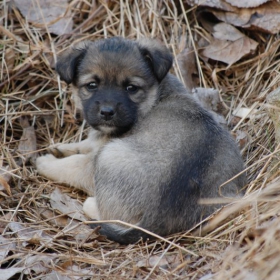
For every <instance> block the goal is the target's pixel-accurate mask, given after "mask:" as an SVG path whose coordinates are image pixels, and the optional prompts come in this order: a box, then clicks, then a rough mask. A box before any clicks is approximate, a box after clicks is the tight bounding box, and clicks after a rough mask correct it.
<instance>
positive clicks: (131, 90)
mask: <svg viewBox="0 0 280 280" xmlns="http://www.w3.org/2000/svg"><path fill="white" fill-rule="evenodd" d="M138 90H139V87H138V86H135V85H128V86H127V87H126V91H128V92H129V93H136V92H137V91H138Z"/></svg>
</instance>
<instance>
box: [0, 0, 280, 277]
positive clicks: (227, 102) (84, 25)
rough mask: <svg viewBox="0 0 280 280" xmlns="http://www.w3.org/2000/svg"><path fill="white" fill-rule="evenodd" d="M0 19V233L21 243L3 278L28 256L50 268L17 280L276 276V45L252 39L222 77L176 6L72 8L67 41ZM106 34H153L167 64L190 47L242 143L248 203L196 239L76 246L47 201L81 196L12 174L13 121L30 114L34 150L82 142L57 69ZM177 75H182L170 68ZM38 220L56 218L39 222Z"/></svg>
mask: <svg viewBox="0 0 280 280" xmlns="http://www.w3.org/2000/svg"><path fill="white" fill-rule="evenodd" d="M0 11H1V12H0V13H1V17H0V22H1V25H0V32H1V39H0V52H1V53H0V55H1V60H0V77H1V81H0V89H1V101H0V110H1V111H0V126H1V130H0V131H1V132H0V134H1V157H2V159H1V162H0V164H1V165H2V167H1V169H3V167H5V166H7V165H9V166H10V169H9V171H8V172H7V174H6V175H10V176H11V179H10V181H9V185H10V186H11V193H12V195H11V196H10V195H8V194H7V192H5V191H4V190H2V191H0V211H1V215H0V230H1V233H2V237H1V238H5V242H6V243H5V244H6V245H7V244H11V245H12V244H14V242H16V247H13V248H12V249H10V253H9V254H7V255H5V257H4V258H0V265H1V266H2V267H1V268H2V269H3V268H12V267H14V268H17V267H25V268H28V267H29V266H31V264H30V257H32V256H35V257H36V258H37V259H40V258H41V259H42V260H45V259H44V258H43V257H46V258H48V260H49V262H47V265H46V261H41V265H43V266H44V269H43V270H40V269H38V267H37V269H35V268H34V267H33V270H25V278H21V279H52V278H51V275H54V274H53V273H54V272H56V273H57V275H67V276H68V277H69V278H65V279H90V277H89V275H92V276H93V278H92V279H132V278H134V277H135V278H139V279H279V275H280V267H279V265H278V264H279V262H280V226H279V225H280V218H279V213H280V199H279V192H280V181H278V178H279V175H280V174H279V153H278V151H279V146H278V145H277V143H275V139H274V127H273V124H272V121H271V120H270V117H269V115H268V113H267V110H266V103H265V100H266V99H265V98H266V96H267V95H268V94H269V93H270V92H271V91H272V90H274V89H276V88H277V87H279V86H280V75H279V70H280V69H279V67H280V63H279V57H280V56H279V55H280V53H279V45H280V40H279V36H277V35H263V34H261V33H259V32H254V31H247V34H248V35H249V36H252V37H253V38H254V39H255V40H256V41H257V42H258V43H259V47H258V51H257V53H255V54H254V55H251V56H250V57H247V58H244V59H242V60H241V61H239V62H237V63H235V64H234V65H232V66H231V67H230V68H227V67H226V65H225V64H222V63H218V62H213V61H207V60H204V59H202V57H201V56H200V49H199V48H198V47H197V46H198V44H197V42H198V40H199V39H200V38H202V37H204V38H209V36H210V34H208V33H207V31H205V30H204V29H203V28H202V27H201V26H200V25H199V23H198V22H197V19H196V16H195V9H193V8H192V9H189V8H188V7H187V6H186V5H185V3H184V1H182V0H179V1H167V0H156V1H152V0H146V1H130V0H121V1H100V2H98V1H92V2H90V1H78V0H73V1H70V8H69V11H70V12H71V14H72V17H73V19H74V29H73V33H72V34H71V35H69V36H67V35H62V36H54V35H52V34H49V33H48V32H47V33H45V34H44V33H43V32H42V31H41V29H40V28H37V27H36V26H34V25H32V24H30V23H28V22H26V21H25V19H24V18H23V16H22V15H21V13H20V12H19V11H18V10H16V9H8V7H7V1H5V0H4V1H2V2H1V3H0ZM111 36H125V37H128V38H140V37H143V36H147V37H156V38H158V39H160V40H161V41H163V42H164V43H165V44H166V45H168V46H169V47H170V49H172V50H173V52H174V55H176V54H177V53H178V51H179V46H180V44H182V40H186V42H183V44H185V46H186V47H193V48H194V52H195V55H196V65H197V69H198V75H199V77H198V81H199V83H200V84H198V86H202V87H214V88H217V89H218V90H219V91H220V93H221V94H220V95H221V98H222V100H223V107H224V108H223V109H224V110H223V111H224V113H225V116H226V118H227V121H228V125H229V127H230V128H231V129H232V130H233V132H234V133H235V134H236V133H238V132H244V133H245V134H246V135H247V137H245V142H244V143H243V146H242V155H243V157H244V161H245V162H246V164H247V175H248V181H249V183H248V186H246V190H247V194H246V196H245V197H244V198H242V199H240V200H239V201H235V202H232V203H231V204H229V205H228V206H226V207H224V208H223V209H221V210H219V211H218V212H217V213H215V214H214V215H213V218H211V222H210V223H209V224H208V226H207V227H206V228H203V227H201V225H198V226H197V227H196V229H195V231H192V232H187V233H181V234H177V235H174V236H171V237H167V239H163V238H162V239H159V240H158V241H155V242H152V243H148V244H142V243H140V244H137V245H129V246H127V247H125V246H119V245H118V244H115V243H112V242H108V241H104V240H103V239H100V238H99V239H98V240H96V238H89V239H88V240H84V241H83V242H78V241H77V240H76V239H75V234H73V233H71V230H72V231H73V230H75V229H76V228H79V227H80V226H81V224H75V223H74V227H73V228H71V230H70V228H69V227H67V226H66V225H65V228H63V227H61V224H59V223H58V222H57V221H58V219H62V218H63V217H64V216H63V215H59V213H58V212H56V211H55V210H54V209H52V207H51V206H50V204H49V196H50V193H51V192H52V191H53V190H54V188H55V187H59V188H60V190H62V191H63V192H64V193H66V194H67V195H68V196H70V197H72V198H75V199H77V200H78V201H81V202H82V201H84V199H85V195H84V194H83V193H81V192H78V191H76V190H74V189H71V188H69V187H66V186H61V185H58V184H55V183H53V182H50V181H46V180H45V179H43V178H42V177H40V176H38V175H37V174H36V171H35V170H34V168H33V167H32V165H29V164H27V163H23V164H21V165H18V163H19V162H20V161H19V158H20V157H22V155H20V154H19V152H18V145H19V140H20V137H21V135H22V127H21V126H20V121H19V119H20V117H24V116H26V117H28V119H29V121H30V124H32V125H34V126H35V132H36V136H37V148H38V150H39V151H41V152H42V151H44V150H45V148H46V147H47V146H48V145H49V144H51V143H53V142H70V141H78V140H79V139H81V138H84V137H85V135H86V132H87V131H86V126H80V125H78V124H77V120H76V119H75V108H74V105H73V101H72V100H71V98H70V90H69V89H68V88H67V87H66V86H65V84H63V83H62V84H60V83H59V80H58V77H57V75H56V74H55V72H54V69H53V65H54V62H55V59H56V54H57V53H59V52H60V51H61V50H63V49H65V48H67V47H68V46H69V45H70V44H71V43H74V42H78V41H81V40H83V39H90V40H96V39H99V38H104V37H111ZM174 72H175V73H176V74H177V75H178V76H179V77H180V70H179V68H178V67H177V64H176V63H175V69H174ZM240 107H243V108H244V107H245V108H251V109H252V111H251V112H252V113H251V114H250V115H249V116H248V117H245V118H243V119H238V120H237V119H236V118H233V117H232V112H233V111H234V110H235V109H237V108H240ZM44 211H50V213H51V214H52V215H49V216H48V218H46V217H45V216H44V215H43V214H42V213H44ZM10 221H11V222H14V221H17V222H19V225H21V226H22V227H23V229H26V228H28V229H32V230H34V231H35V232H36V234H37V235H36V236H35V237H34V236H33V237H30V238H29V242H27V243H24V242H22V241H23V240H25V241H26V233H25V235H24V234H22V235H21V234H20V232H23V233H24V231H23V229H22V230H21V231H19V232H18V234H13V233H12V230H11V227H9V226H8V223H9V222H10ZM73 222H74V221H73ZM17 225H18V224H17ZM39 232H41V235H40V234H39ZM21 238H23V239H21ZM32 238H33V239H32ZM30 240H31V241H30ZM1 242H2V241H1V240H0V244H1ZM0 248H1V247H0ZM0 256H1V250H0ZM46 267H47V268H46ZM69 267H70V268H71V269H72V270H71V269H70V268H69ZM74 268H75V269H76V270H75V269H74ZM77 268H78V269H77ZM0 273H2V272H0ZM17 275H19V274H17ZM44 275H45V276H46V278H44V277H45V276H44ZM86 276H87V277H86ZM14 277H16V278H12V279H19V278H17V276H14ZM48 277H49V278H48ZM0 278H1V276H0ZM53 279H55V278H53ZM56 279H62V278H56ZM63 279H64V278H63Z"/></svg>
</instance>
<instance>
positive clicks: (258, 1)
mask: <svg viewBox="0 0 280 280" xmlns="http://www.w3.org/2000/svg"><path fill="white" fill-rule="evenodd" d="M225 1H226V2H227V3H229V4H230V5H232V6H235V7H238V8H252V7H258V6H260V5H262V4H264V3H266V2H268V1H270V0H246V1H240V0H225Z"/></svg>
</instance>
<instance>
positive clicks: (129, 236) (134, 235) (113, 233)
mask: <svg viewBox="0 0 280 280" xmlns="http://www.w3.org/2000/svg"><path fill="white" fill-rule="evenodd" d="M90 226H91V228H96V227H101V229H100V230H99V233H100V234H101V235H105V236H106V237H107V239H109V240H112V241H115V242H118V243H120V244H124V245H127V244H134V243H136V242H138V241H140V240H141V239H142V240H143V241H146V240H147V239H149V240H152V239H155V238H154V237H153V236H152V235H150V234H148V233H146V232H144V231H142V230H140V229H136V228H125V227H123V226H120V225H116V224H109V223H108V224H107V223H104V224H103V223H100V224H91V225H90Z"/></svg>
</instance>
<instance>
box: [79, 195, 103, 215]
mask: <svg viewBox="0 0 280 280" xmlns="http://www.w3.org/2000/svg"><path fill="white" fill-rule="evenodd" d="M83 210H84V213H85V214H86V215H87V216H88V217H90V218H91V219H94V220H100V216H99V210H98V207H97V201H96V197H88V198H87V199H86V201H85V202H84V205H83Z"/></svg>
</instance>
